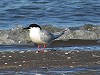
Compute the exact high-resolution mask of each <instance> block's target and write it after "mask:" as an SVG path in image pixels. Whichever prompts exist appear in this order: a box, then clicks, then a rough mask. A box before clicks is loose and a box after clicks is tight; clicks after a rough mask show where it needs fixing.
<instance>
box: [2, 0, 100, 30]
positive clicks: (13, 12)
mask: <svg viewBox="0 0 100 75" xmlns="http://www.w3.org/2000/svg"><path fill="white" fill-rule="evenodd" d="M99 3H100V0H88V1H87V0H14V1H12V0H0V28H1V29H9V28H12V27H14V26H15V25H16V24H19V25H20V24H21V25H23V26H26V25H29V24H30V23H38V24H41V25H46V24H51V25H56V26H57V25H58V26H60V27H62V26H63V27H65V26H67V27H71V26H73V27H75V26H82V25H84V24H87V23H90V24H100V22H99V20H100V17H99V16H100V4H99Z"/></svg>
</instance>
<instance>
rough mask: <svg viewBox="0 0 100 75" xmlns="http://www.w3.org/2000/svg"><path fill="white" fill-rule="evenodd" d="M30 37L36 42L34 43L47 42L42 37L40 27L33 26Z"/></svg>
mask: <svg viewBox="0 0 100 75" xmlns="http://www.w3.org/2000/svg"><path fill="white" fill-rule="evenodd" d="M29 36H30V39H31V40H32V41H33V42H34V43H37V44H44V43H45V42H43V41H42V40H41V39H40V29H39V28H32V29H30V34H29Z"/></svg>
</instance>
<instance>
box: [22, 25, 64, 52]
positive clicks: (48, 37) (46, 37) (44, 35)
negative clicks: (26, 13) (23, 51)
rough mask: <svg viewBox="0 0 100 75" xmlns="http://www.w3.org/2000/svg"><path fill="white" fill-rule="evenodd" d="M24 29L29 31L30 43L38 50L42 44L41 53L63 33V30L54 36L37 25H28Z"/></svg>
mask: <svg viewBox="0 0 100 75" xmlns="http://www.w3.org/2000/svg"><path fill="white" fill-rule="evenodd" d="M24 29H28V30H29V36H30V39H31V40H32V42H34V43H36V44H37V45H38V48H40V45H42V44H43V52H44V48H46V45H47V44H50V43H51V42H52V41H53V40H55V39H57V38H59V37H60V36H61V35H63V34H64V32H65V30H64V31H61V32H59V33H58V34H54V33H51V32H49V31H46V30H43V29H42V28H41V27H40V26H39V25H38V24H30V25H29V26H28V27H26V28H24Z"/></svg>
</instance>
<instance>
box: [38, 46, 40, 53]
mask: <svg viewBox="0 0 100 75" xmlns="http://www.w3.org/2000/svg"><path fill="white" fill-rule="evenodd" d="M39 51H40V45H39V44H38V52H39Z"/></svg>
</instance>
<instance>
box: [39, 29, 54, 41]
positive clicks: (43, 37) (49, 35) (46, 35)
mask: <svg viewBox="0 0 100 75" xmlns="http://www.w3.org/2000/svg"><path fill="white" fill-rule="evenodd" d="M40 39H41V40H42V41H44V42H46V43H50V42H51V41H52V40H54V39H55V37H54V35H53V34H52V33H50V32H48V31H45V30H42V31H41V33H40Z"/></svg>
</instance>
